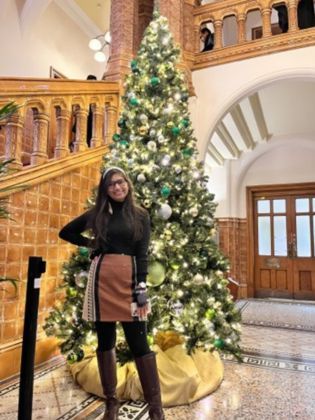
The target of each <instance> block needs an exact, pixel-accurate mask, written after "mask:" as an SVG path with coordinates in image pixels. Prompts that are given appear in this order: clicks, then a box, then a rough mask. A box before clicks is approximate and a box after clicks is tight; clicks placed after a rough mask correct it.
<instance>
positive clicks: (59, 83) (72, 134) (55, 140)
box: [0, 78, 120, 171]
mask: <svg viewBox="0 0 315 420" xmlns="http://www.w3.org/2000/svg"><path fill="white" fill-rule="evenodd" d="M119 94H120V88H119V84H118V83H114V82H97V81H93V82H91V81H81V80H80V81H79V80H63V79H30V78H28V79H17V78H1V79H0V106H2V105H4V104H6V103H8V102H10V101H14V102H16V103H17V104H18V105H20V107H19V109H18V112H17V113H15V114H14V115H12V116H11V117H10V118H8V119H7V120H6V121H2V122H1V130H0V156H1V158H2V159H6V160H7V159H14V163H13V166H14V167H15V169H17V170H23V171H25V170H27V169H30V168H33V167H35V166H39V165H42V164H44V163H47V162H50V163H52V162H56V161H57V160H59V159H63V158H66V157H67V156H69V155H70V154H78V153H80V152H83V151H89V152H92V149H97V148H99V147H104V146H106V145H108V144H109V142H110V141H111V138H112V135H113V134H114V132H115V130H116V122H117V112H118V107H119ZM88 131H90V133H89V132H88ZM89 135H90V138H89V137H88V136H89ZM87 140H88V143H89V144H87ZM89 149H91V150H89ZM92 154H93V153H92Z"/></svg>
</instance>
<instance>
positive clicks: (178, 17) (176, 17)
mask: <svg viewBox="0 0 315 420" xmlns="http://www.w3.org/2000/svg"><path fill="white" fill-rule="evenodd" d="M158 3H159V4H158V7H159V10H160V13H161V15H163V16H165V17H166V18H167V19H168V24H169V28H170V31H171V32H172V34H173V37H174V41H175V42H176V43H178V44H179V45H180V46H182V24H183V16H182V15H183V2H182V0H172V1H171V2H170V1H169V0H159V1H158ZM170 3H171V4H170Z"/></svg>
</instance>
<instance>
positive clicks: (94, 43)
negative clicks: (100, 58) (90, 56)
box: [89, 38, 102, 51]
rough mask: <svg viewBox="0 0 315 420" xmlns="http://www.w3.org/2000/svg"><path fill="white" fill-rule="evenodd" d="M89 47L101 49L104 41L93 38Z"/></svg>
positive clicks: (95, 49) (94, 49)
mask: <svg viewBox="0 0 315 420" xmlns="http://www.w3.org/2000/svg"><path fill="white" fill-rule="evenodd" d="M89 48H91V50H93V51H97V50H100V49H101V48H102V43H101V41H100V40H99V39H96V38H93V39H91V41H90V42H89Z"/></svg>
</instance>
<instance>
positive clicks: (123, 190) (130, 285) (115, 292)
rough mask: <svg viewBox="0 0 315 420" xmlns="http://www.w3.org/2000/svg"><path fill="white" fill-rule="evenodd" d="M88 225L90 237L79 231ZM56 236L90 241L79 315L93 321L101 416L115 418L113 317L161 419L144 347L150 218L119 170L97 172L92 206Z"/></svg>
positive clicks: (153, 370)
mask: <svg viewBox="0 0 315 420" xmlns="http://www.w3.org/2000/svg"><path fill="white" fill-rule="evenodd" d="M88 229H91V230H92V232H93V235H94V239H93V240H89V239H88V238H86V237H84V236H82V232H84V231H86V230H88ZM59 236H60V238H62V239H64V240H66V241H68V242H71V243H73V244H75V245H79V246H87V247H90V246H92V244H93V246H92V247H93V252H92V257H93V261H92V263H91V268H90V272H89V280H88V285H87V290H86V295H85V301H84V310H83V317H84V318H85V319H86V320H88V321H94V322H95V327H96V333H97V338H98V348H97V351H96V355H97V361H98V367H99V373H100V378H101V383H102V387H103V392H104V395H105V398H106V403H105V405H106V409H105V415H104V419H107V420H115V419H118V411H119V401H118V400H117V398H116V395H115V394H116V385H117V377H116V357H115V344H116V321H120V322H121V323H122V327H123V330H124V333H125V337H126V340H127V343H128V345H129V347H130V350H131V352H132V353H133V355H134V357H135V362H136V367H137V370H138V374H139V378H140V382H141V385H142V389H143V394H144V397H145V400H146V401H147V403H148V405H149V413H150V419H155V420H163V419H164V415H163V410H162V403H161V393H160V384H159V378H158V373H157V367H156V360H155V354H154V353H153V352H152V351H151V350H150V348H149V346H148V342H147V335H146V334H147V332H146V322H145V319H146V316H147V314H148V302H147V294H146V283H145V280H146V275H147V264H148V245H149V237H150V220H149V215H148V213H147V212H146V211H145V210H144V209H142V208H141V207H138V206H137V205H136V204H135V201H134V196H133V186H132V183H131V181H130V179H129V178H128V177H127V175H126V173H125V172H124V170H123V169H121V168H118V167H111V168H109V169H107V170H106V171H104V172H103V175H102V177H101V180H100V183H99V187H98V193H97V198H96V203H95V206H94V207H93V208H92V209H91V210H88V211H87V212H85V213H84V214H82V215H81V216H79V217H78V218H76V219H74V220H73V221H72V222H70V223H69V224H67V225H66V226H65V227H64V228H63V229H62V230H61V231H60V234H59Z"/></svg>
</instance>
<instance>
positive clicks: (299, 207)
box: [295, 198, 310, 213]
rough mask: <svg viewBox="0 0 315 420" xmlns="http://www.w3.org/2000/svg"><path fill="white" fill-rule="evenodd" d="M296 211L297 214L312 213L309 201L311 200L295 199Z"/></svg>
mask: <svg viewBox="0 0 315 420" xmlns="http://www.w3.org/2000/svg"><path fill="white" fill-rule="evenodd" d="M295 211H296V212H297V213H308V212H309V211H310V200H309V198H296V199H295Z"/></svg>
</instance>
